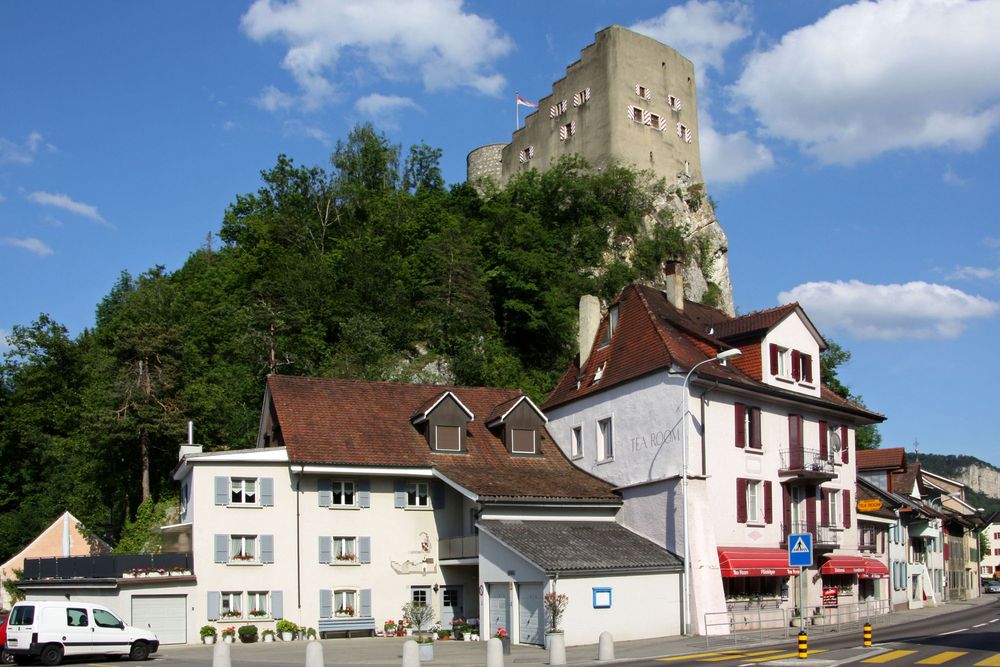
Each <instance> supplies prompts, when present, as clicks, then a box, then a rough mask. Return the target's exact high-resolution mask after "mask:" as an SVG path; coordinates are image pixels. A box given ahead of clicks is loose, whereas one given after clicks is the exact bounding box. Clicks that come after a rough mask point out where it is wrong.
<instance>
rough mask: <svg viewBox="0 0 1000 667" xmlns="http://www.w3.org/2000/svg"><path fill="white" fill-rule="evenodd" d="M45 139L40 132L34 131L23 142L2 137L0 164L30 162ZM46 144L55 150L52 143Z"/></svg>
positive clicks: (0, 141) (0, 140) (51, 149)
mask: <svg viewBox="0 0 1000 667" xmlns="http://www.w3.org/2000/svg"><path fill="white" fill-rule="evenodd" d="M44 140H45V139H44V137H42V135H41V133H39V132H32V133H31V134H29V135H28V136H27V137H25V139H24V141H23V142H21V143H16V142H13V141H11V140H9V139H6V138H4V137H0V164H4V163H10V164H30V163H31V162H32V161H33V160H34V159H35V154H36V153H38V148H39V147H40V146H41V145H42V144H43V142H44ZM45 146H46V148H47V149H48V150H49V151H54V150H55V146H53V145H51V144H45Z"/></svg>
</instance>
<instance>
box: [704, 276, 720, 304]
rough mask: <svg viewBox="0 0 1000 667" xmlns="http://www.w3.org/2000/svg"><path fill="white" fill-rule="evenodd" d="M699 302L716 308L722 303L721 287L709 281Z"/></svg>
mask: <svg viewBox="0 0 1000 667" xmlns="http://www.w3.org/2000/svg"><path fill="white" fill-rule="evenodd" d="M701 302H702V303H703V304H705V305H706V306H711V307H712V308H718V307H719V306H721V305H722V288H720V287H719V286H718V285H716V284H715V283H713V282H711V281H709V283H708V287H707V288H706V289H705V294H704V296H702V298H701Z"/></svg>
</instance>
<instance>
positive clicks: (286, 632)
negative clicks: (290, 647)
mask: <svg viewBox="0 0 1000 667" xmlns="http://www.w3.org/2000/svg"><path fill="white" fill-rule="evenodd" d="M275 627H276V628H277V630H278V634H279V635H280V636H281V640H282V641H286V642H290V641H292V639H293V638H294V637H295V629H296V628H297V627H298V626H297V625H295V624H294V623H292V622H291V621H288V620H285V619H281V620H280V621H278V622H277V624H276V625H275Z"/></svg>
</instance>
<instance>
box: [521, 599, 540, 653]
mask: <svg viewBox="0 0 1000 667" xmlns="http://www.w3.org/2000/svg"><path fill="white" fill-rule="evenodd" d="M517 607H518V611H519V612H520V614H519V620H520V627H519V628H518V630H520V633H519V634H518V639H517V641H518V642H519V643H521V644H538V645H539V646H540V645H541V644H542V584H518V585H517Z"/></svg>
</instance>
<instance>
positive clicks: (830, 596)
mask: <svg viewBox="0 0 1000 667" xmlns="http://www.w3.org/2000/svg"><path fill="white" fill-rule="evenodd" d="M823 606H824V607H836V606H837V587H836V586H830V587H828V588H824V589H823Z"/></svg>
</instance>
